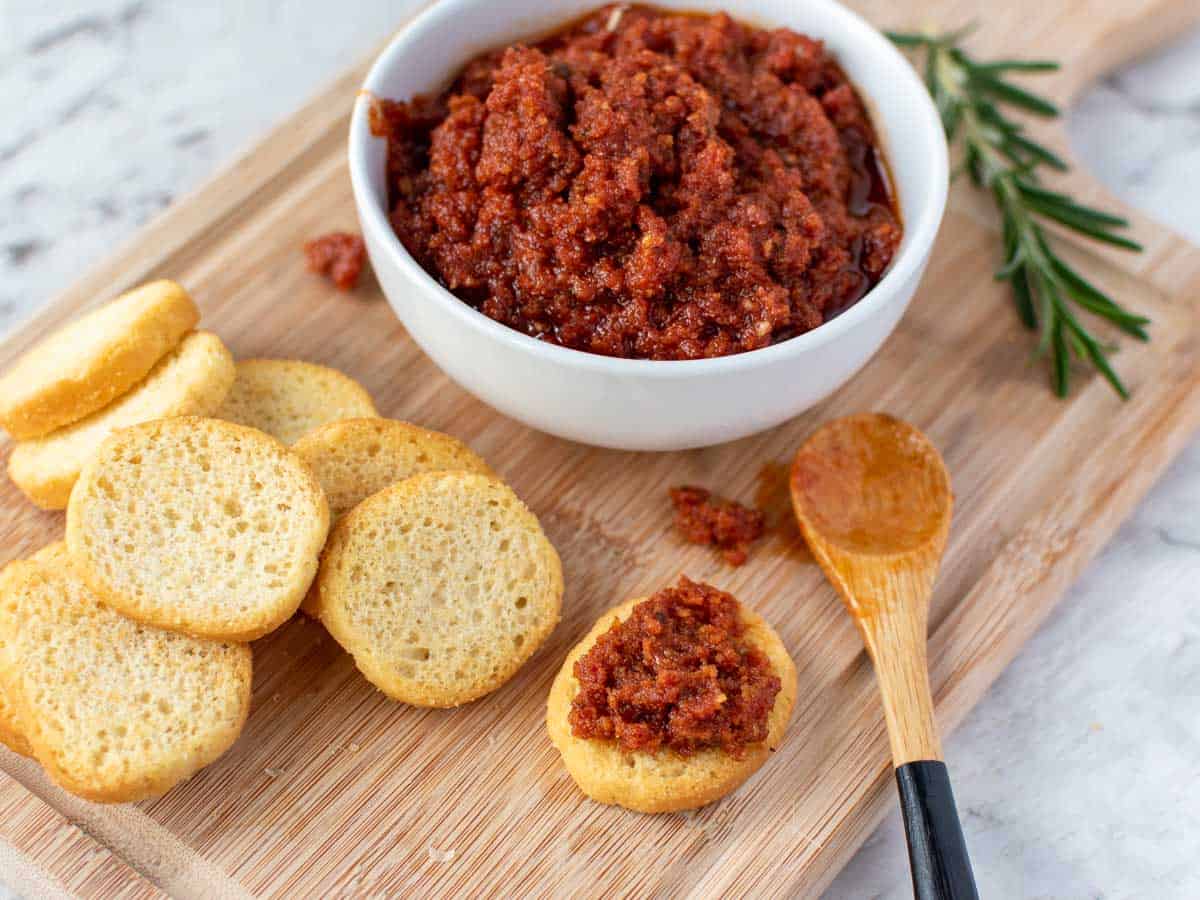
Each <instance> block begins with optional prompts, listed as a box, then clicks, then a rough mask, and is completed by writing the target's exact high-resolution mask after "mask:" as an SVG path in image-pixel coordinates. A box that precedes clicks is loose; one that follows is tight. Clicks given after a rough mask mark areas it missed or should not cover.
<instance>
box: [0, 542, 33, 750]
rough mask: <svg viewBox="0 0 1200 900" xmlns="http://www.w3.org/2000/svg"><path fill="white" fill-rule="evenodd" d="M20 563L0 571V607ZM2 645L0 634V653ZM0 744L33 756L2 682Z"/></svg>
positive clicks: (0, 693) (0, 687)
mask: <svg viewBox="0 0 1200 900" xmlns="http://www.w3.org/2000/svg"><path fill="white" fill-rule="evenodd" d="M21 562H23V560H17V561H14V562H11V563H9V564H8V565H6V566H5V567H4V568H3V569H0V605H3V604H4V603H6V602H7V599H6V598H7V597H8V590H9V587H10V586H11V585H15V584H16V583H17V581H16V576H17V575H18V573H19V571H20V569H21V566H20V563H21ZM3 645H4V636H3V634H2V633H0V653H3V652H4V651H3ZM0 744H4V746H5V747H7V748H8V749H9V750H12V751H13V752H14V753H20V754H21V755H22V756H33V748H32V747H30V746H29V741H27V740H26V739H25V732H24V731H23V730H22V729H21V723H20V722H19V721H17V708H16V706H14V705H13V702H12V701H11V700H9V698H8V691H6V690H5V689H4V683H3V681H0Z"/></svg>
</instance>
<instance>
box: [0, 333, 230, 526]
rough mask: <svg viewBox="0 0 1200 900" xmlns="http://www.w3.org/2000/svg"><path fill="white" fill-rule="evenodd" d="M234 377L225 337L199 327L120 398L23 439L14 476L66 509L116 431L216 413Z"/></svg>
mask: <svg viewBox="0 0 1200 900" xmlns="http://www.w3.org/2000/svg"><path fill="white" fill-rule="evenodd" d="M233 377H234V367H233V357H232V356H230V355H229V351H228V350H226V349H225V345H224V344H222V343H221V340H220V338H218V337H217V336H216V335H214V334H209V333H208V332H205V331H196V332H193V333H192V334H190V335H188V336H187V337H185V338H184V339H183V341H182V343H180V345H179V346H178V347H177V348H176V349H175V350H174V351H172V352H171V353H169V354H168V355H167V356H166V357H165V358H164V359H163V360H162V361H161V362H159V364H158V365H157V366H155V367H154V369H153V371H151V373H150V375H149V376H148V377H147V378H146V380H145V381H143V382H141V383H140V384H138V385H137V386H136V387H135V388H134V389H133V390H131V391H130V392H129V393H128V394H126V395H125V396H123V397H121V398H120V399H118V400H117V401H116V402H114V403H111V404H109V405H108V406H106V407H105V408H104V409H102V410H100V411H99V412H96V413H93V414H92V415H90V416H88V417H87V418H86V419H83V420H82V421H80V422H76V423H75V424H73V425H68V426H67V427H66V428H62V429H59V430H58V431H55V432H54V433H52V434H48V435H46V436H45V437H40V438H34V439H33V440H31V441H22V442H21V443H19V444H17V445H16V447H14V448H13V451H12V455H11V456H9V459H8V474H9V477H11V478H12V480H13V481H14V482H15V483H16V485H17V487H19V488H20V489H21V490H22V491H24V492H25V495H26V496H28V497H29V499H30V500H32V501H33V502H34V503H35V504H37V505H38V506H40V507H42V508H43V509H64V508H65V507H66V505H67V498H69V497H70V496H71V488H72V487H73V486H74V484H75V480H76V479H77V478H78V477H79V472H80V470H81V469H82V468H83V465H84V463H86V462H87V461H88V460H89V459H90V458H91V457H92V455H93V454H94V453H95V452H96V449H97V448H98V447H99V446H100V444H101V442H103V440H104V439H105V438H106V437H108V436H109V435H110V434H111V433H112V432H114V431H116V430H117V429H119V428H126V427H128V426H130V425H136V424H138V423H139V422H149V421H152V420H154V419H162V418H166V417H168V416H184V415H198V416H205V415H211V414H212V413H213V412H215V411H216V409H217V408H218V407H219V406H220V405H221V401H223V400H224V399H225V395H226V394H228V393H229V388H230V387H231V386H232V385H233Z"/></svg>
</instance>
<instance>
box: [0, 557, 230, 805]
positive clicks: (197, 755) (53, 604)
mask: <svg viewBox="0 0 1200 900" xmlns="http://www.w3.org/2000/svg"><path fill="white" fill-rule="evenodd" d="M14 569H15V571H14V573H13V576H12V577H11V579H10V581H9V583H8V586H7V588H6V590H5V592H4V594H3V599H2V602H0V640H2V641H3V652H0V684H3V687H4V690H5V692H6V693H7V694H8V696H9V697H10V698H11V700H12V702H13V704H14V706H15V707H16V709H17V713H18V718H19V720H20V722H21V725H22V728H23V730H24V732H25V734H26V736H27V737H28V739H29V743H30V745H31V747H32V749H33V755H34V756H35V758H36V759H37V760H38V762H40V763H41V764H42V765H43V766H44V767H45V769H46V772H47V773H48V774H49V775H50V777H51V778H52V779H53V780H54V781H55V782H57V783H58V784H59V785H61V786H62V787H64V788H65V789H66V790H68V791H70V792H71V793H73V794H77V795H78V796H80V797H85V798H87V799H89V800H96V801H101V802H109V803H117V802H129V801H135V800H142V799H145V798H147V797H155V796H158V795H159V794H162V793H163V792H165V791H167V790H168V789H169V788H171V787H172V786H173V785H175V784H177V783H179V782H180V781H182V780H183V779H185V778H188V777H189V776H191V775H193V774H194V773H195V772H197V771H199V770H200V769H201V768H203V767H204V766H206V765H208V764H209V763H211V762H212V761H213V760H215V759H216V758H217V757H218V756H220V755H221V754H222V753H224V752H225V751H226V750H227V749H229V747H230V746H231V745H232V744H233V742H234V741H235V740H236V739H237V736H238V735H239V734H240V733H241V730H242V726H243V724H244V723H245V721H246V714H247V712H248V711H249V709H250V683H251V659H250V648H249V647H247V646H245V645H243V644H236V643H222V642H218V641H210V640H204V639H201V638H194V637H188V636H186V635H181V634H175V633H173V632H170V631H164V630H162V629H159V628H151V627H148V626H146V625H142V624H139V623H137V622H134V621H132V620H130V619H127V618H125V617H124V616H121V615H119V614H117V613H116V612H114V611H113V610H111V609H109V608H107V607H106V606H105V605H104V604H102V603H101V602H100V600H99V599H98V598H97V597H96V595H95V594H94V593H93V592H92V591H91V590H90V589H89V588H88V587H87V585H86V584H84V583H83V581H82V580H81V579H80V578H79V577H78V575H77V574H76V572H75V571H74V569H73V568H72V566H71V562H70V559H69V558H68V555H67V552H66V549H65V548H64V547H63V545H62V544H58V545H52V547H51V548H50V555H48V556H42V557H40V558H38V559H33V560H27V561H22V562H19V563H16V564H15V567H14Z"/></svg>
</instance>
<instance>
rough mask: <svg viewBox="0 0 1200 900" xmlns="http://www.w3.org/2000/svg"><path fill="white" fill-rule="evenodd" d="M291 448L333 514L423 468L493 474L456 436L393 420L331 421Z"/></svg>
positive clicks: (416, 473)
mask: <svg viewBox="0 0 1200 900" xmlns="http://www.w3.org/2000/svg"><path fill="white" fill-rule="evenodd" d="M292 449H293V450H294V451H295V452H296V455H297V456H299V457H300V458H301V459H302V460H304V461H305V462H306V463H308V466H309V468H310V469H312V470H313V474H314V475H316V476H317V480H318V481H319V482H321V487H322V488H324V489H325V497H326V499H327V500H328V501H329V512H330V515H331V516H332V517H333V518H334V519H338V518H340V517H341V516H343V515H345V514H346V513H348V512H350V510H351V509H353V508H354V507H355V506H357V505H358V504H359V503H361V502H362V501H363V500H365V499H366V498H367V497H369V496H371V495H372V494H374V493H376V492H377V491H381V490H383V489H384V488H385V487H388V486H389V485H392V484H395V483H396V482H397V481H403V480H404V479H405V478H409V477H410V476H412V475H419V474H420V473H422V472H448V471H464V472H479V473H481V474H484V475H491V474H492V470H491V469H489V468H488V464H487V463H486V462H484V461H483V459H482V458H481V457H480V456H478V455H477V454H476V453H475V452H474V451H472V450H471V448H470V447H468V446H467V445H466V444H464V443H463V442H462V441H460V440H458V439H457V438H452V437H450V435H448V434H442V433H441V432H440V431H428V430H426V429H424V428H419V427H417V426H416V425H410V424H408V423H407V422H397V421H396V420H395V419H347V420H345V421H342V422H330V423H329V424H328V425H322V426H321V427H319V428H316V429H314V430H313V431H310V432H309V433H308V434H306V435H304V437H302V438H300V440H298V441H296V443H295V444H293V445H292Z"/></svg>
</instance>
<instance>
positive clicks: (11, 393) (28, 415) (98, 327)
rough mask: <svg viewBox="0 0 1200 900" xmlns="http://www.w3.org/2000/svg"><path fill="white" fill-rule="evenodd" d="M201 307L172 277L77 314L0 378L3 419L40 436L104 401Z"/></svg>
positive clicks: (21, 436) (159, 353) (22, 436)
mask: <svg viewBox="0 0 1200 900" xmlns="http://www.w3.org/2000/svg"><path fill="white" fill-rule="evenodd" d="M199 319H200V313H199V311H198V310H197V309H196V304H195V303H193V302H192V298H191V297H189V296H188V295H187V292H186V291H185V290H184V289H183V288H181V287H180V286H179V285H177V284H176V283H175V282H173V281H154V282H151V283H150V284H146V285H143V286H142V287H140V288H137V289H136V290H132V291H130V292H129V293H127V294H122V295H121V296H120V297H118V298H117V299H116V300H113V301H112V302H111V303H108V304H105V305H104V306H102V307H100V308H99V309H97V310H95V311H94V312H91V313H88V314H87V315H85V316H83V317H82V318H80V319H76V320H75V321H74V322H72V323H71V324H70V325H67V326H66V327H65V328H62V329H61V330H59V331H56V332H55V333H54V334H52V335H50V336H49V337H48V338H46V339H45V340H43V341H41V342H40V343H38V344H37V345H36V346H35V347H34V348H33V349H31V350H30V351H29V352H28V353H26V354H25V355H24V356H22V357H21V358H20V359H19V360H17V363H16V365H14V366H13V367H12V369H11V370H9V371H8V373H6V374H5V375H4V377H3V378H0V425H2V426H3V427H4V428H5V429H6V430H7V431H8V433H9V434H11V435H12V436H13V437H14V438H16V439H17V440H27V439H29V438H35V437H41V436H42V435H44V434H49V433H50V432H51V431H53V430H54V429H56V428H61V427H63V426H64V425H69V424H71V423H72V422H78V421H79V420H80V419H82V418H84V417H85V416H87V415H90V414H91V413H94V412H95V411H96V410H98V409H102V408H103V407H105V406H107V405H108V404H109V403H111V402H112V401H113V400H115V399H117V398H118V397H120V396H121V395H122V394H124V393H125V392H126V391H128V390H129V389H130V388H131V387H133V386H134V385H135V384H137V383H138V382H139V381H141V380H142V379H143V378H145V377H146V375H147V374H148V373H149V372H150V370H151V369H152V368H154V365H155V364H156V363H157V362H158V361H159V360H160V359H162V358H163V357H164V356H165V355H166V354H167V353H168V352H169V351H170V350H171V349H172V348H173V347H175V346H176V345H177V344H178V343H179V342H180V341H181V340H182V339H183V336H184V335H185V334H187V333H188V332H189V331H190V330H191V329H193V328H195V327H196V322H198V321H199Z"/></svg>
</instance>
